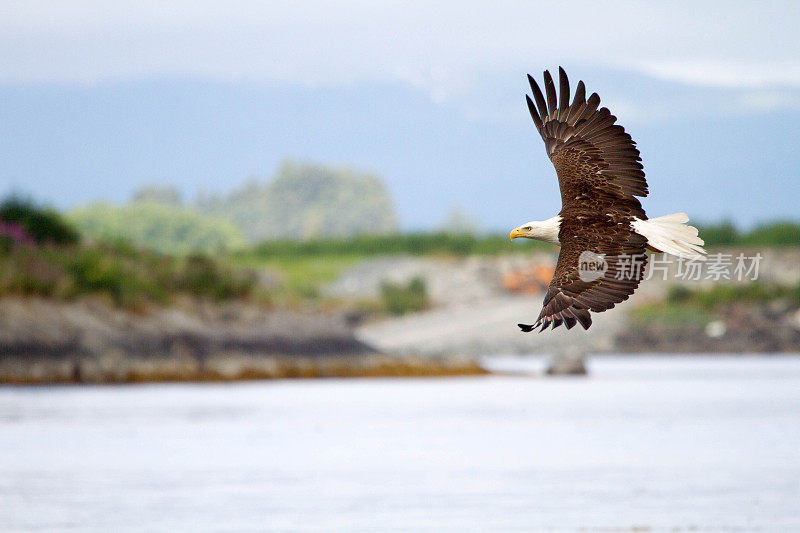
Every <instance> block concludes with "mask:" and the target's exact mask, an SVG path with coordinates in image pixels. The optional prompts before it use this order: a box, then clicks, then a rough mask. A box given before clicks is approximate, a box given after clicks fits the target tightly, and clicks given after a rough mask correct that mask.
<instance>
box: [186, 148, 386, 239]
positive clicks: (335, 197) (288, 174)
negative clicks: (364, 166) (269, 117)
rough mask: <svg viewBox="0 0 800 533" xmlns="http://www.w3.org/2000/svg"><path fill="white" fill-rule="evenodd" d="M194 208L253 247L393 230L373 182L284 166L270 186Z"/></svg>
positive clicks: (348, 173) (254, 186)
mask: <svg viewBox="0 0 800 533" xmlns="http://www.w3.org/2000/svg"><path fill="white" fill-rule="evenodd" d="M198 208H199V209H201V210H203V211H204V212H206V213H209V214H213V215H216V216H219V217H224V218H228V219H230V220H232V221H233V222H234V223H236V225H237V226H239V227H240V228H241V229H242V231H244V233H245V234H246V235H247V237H248V238H249V239H250V240H251V241H262V240H269V239H277V238H300V239H308V238H314V237H324V238H330V237H351V236H354V235H361V234H387V233H392V232H394V231H396V230H397V216H396V214H395V210H394V206H393V204H392V201H391V198H390V197H389V195H388V193H387V191H386V189H385V187H384V186H383V184H382V183H381V181H380V180H379V179H378V178H377V177H376V176H374V175H372V174H369V173H362V172H355V171H352V170H350V169H346V168H331V167H325V166H320V165H312V164H298V163H285V164H283V165H282V166H281V168H280V169H279V171H278V173H277V175H276V176H275V178H274V179H273V180H272V181H270V182H269V183H266V184H261V183H258V182H257V181H253V180H251V181H249V182H248V183H247V184H245V186H244V187H243V188H241V189H240V190H238V191H234V192H233V193H231V194H230V195H228V196H226V197H223V198H219V199H216V200H215V199H208V198H207V199H204V201H203V203H202V204H200V205H198Z"/></svg>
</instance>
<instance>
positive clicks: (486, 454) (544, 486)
mask: <svg viewBox="0 0 800 533" xmlns="http://www.w3.org/2000/svg"><path fill="white" fill-rule="evenodd" d="M492 364H493V365H494V366H495V368H499V369H510V368H518V367H520V364H519V362H518V361H515V360H512V359H506V360H500V359H493V360H492ZM532 365H533V366H534V367H535V366H537V365H541V363H540V362H534V363H532ZM523 366H524V365H523ZM0 530H2V531H34V530H40V531H102V532H107V531H576V530H577V531H595V530H599V531H632V530H652V531H662V530H665V531H800V357H736V358H734V357H727V358H726V357H714V358H688V357H671V358H668V357H658V358H656V357H652V358H649V357H635V358H633V357H632V358H622V357H597V358H594V359H592V360H591V361H590V376H589V377H588V378H550V379H547V378H537V377H526V376H512V375H501V376H489V377H471V378H449V379H438V378H437V379H433V378H429V379H350V380H313V381H312V380H307V381H275V382H251V383H235V384H219V385H216V384H214V385H209V384H198V385H187V384H168V385H132V386H102V387H88V386H83V387H78V386H71V387H70V386H62V387H27V388H26V387H22V388H16V387H6V388H2V389H0Z"/></svg>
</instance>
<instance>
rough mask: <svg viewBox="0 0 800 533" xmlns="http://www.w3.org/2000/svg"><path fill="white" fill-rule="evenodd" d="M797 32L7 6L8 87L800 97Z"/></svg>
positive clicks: (747, 13) (533, 11)
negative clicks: (587, 76)
mask: <svg viewBox="0 0 800 533" xmlns="http://www.w3.org/2000/svg"><path fill="white" fill-rule="evenodd" d="M722 13H724V16H721V14H722ZM798 26H800V4H797V3H792V2H786V3H780V2H774V3H770V4H769V5H767V6H765V5H763V4H755V3H748V2H707V3H701V4H695V3H692V2H673V3H669V4H651V3H630V2H603V3H597V2H589V1H577V2H571V3H570V5H569V8H568V9H563V10H559V9H558V8H556V7H554V6H553V4H552V2H532V3H522V4H521V3H518V2H508V1H504V0H496V1H493V2H491V3H488V2H466V3H464V2H450V1H442V2H432V3H431V2H428V3H426V2H397V1H385V2H366V1H357V0H342V1H341V2H329V1H316V2H314V1H309V2H288V1H283V0H273V1H271V2H267V3H264V2H245V1H235V0H231V1H228V2H209V1H202V0H197V1H182V0H178V1H173V2H158V1H153V0H143V1H141V2H135V3H123V2H99V1H72V2H67V1H65V2H55V3H54V2H37V1H26V2H13V1H8V0H7V1H6V2H3V3H2V4H0V49H1V50H3V54H2V55H0V82H3V81H4V82H7V83H19V82H22V83H28V82H36V83H41V82H55V83H95V82H107V81H118V80H127V79H140V78H146V77H163V76H176V75H177V76H187V75H188V76H199V77H208V78H212V79H222V80H242V79H247V80H259V81H267V82H270V81H277V82H293V83H302V84H306V85H316V84H342V83H354V82H359V81H365V80H366V81H402V82H405V83H410V84H412V85H414V86H418V87H421V88H425V89H426V90H427V91H428V92H429V93H430V94H431V97H432V98H433V99H436V100H442V99H445V98H447V97H448V95H451V94H458V92H459V91H461V90H463V89H462V88H460V87H459V84H463V83H464V82H465V80H469V79H473V78H475V77H476V76H480V75H482V74H485V73H487V72H496V71H498V70H503V69H506V70H514V71H517V72H518V71H526V70H538V69H540V68H542V67H551V68H552V67H553V66H556V65H557V64H558V63H562V64H578V63H580V64H586V65H594V66H606V67H618V68H626V69H631V70H635V71H637V72H643V73H646V74H648V75H651V76H656V77H659V78H662V79H668V80H676V81H681V82H683V83H689V84H699V85H705V84H709V83H711V84H713V85H715V86H742V84H748V85H749V86H755V85H758V84H762V83H768V84H791V85H800V59H798V58H800V42H798V39H797V38H796V28H797V27H798ZM698 57H702V58H704V59H702V60H700V59H698Z"/></svg>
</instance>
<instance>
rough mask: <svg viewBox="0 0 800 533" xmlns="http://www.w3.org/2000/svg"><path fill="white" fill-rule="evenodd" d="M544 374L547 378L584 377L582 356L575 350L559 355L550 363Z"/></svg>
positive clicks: (584, 366) (584, 368)
mask: <svg viewBox="0 0 800 533" xmlns="http://www.w3.org/2000/svg"><path fill="white" fill-rule="evenodd" d="M545 373H546V374H547V375H548V376H585V375H586V373H587V372H586V364H585V363H584V356H583V354H582V353H579V352H578V351H577V350H573V351H572V353H569V352H565V353H561V354H559V355H557V356H556V357H555V358H554V359H553V360H552V361H551V362H550V364H549V366H548V367H547V371H546V372H545Z"/></svg>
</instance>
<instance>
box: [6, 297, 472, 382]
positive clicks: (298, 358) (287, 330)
mask: <svg viewBox="0 0 800 533" xmlns="http://www.w3.org/2000/svg"><path fill="white" fill-rule="evenodd" d="M484 372H485V371H484V370H483V369H482V368H481V367H480V366H479V365H478V364H477V363H476V362H475V360H474V359H472V358H467V357H400V356H397V355H392V354H384V353H380V352H379V351H377V350H376V349H374V348H372V347H370V346H368V345H367V344H365V343H364V342H362V341H360V340H358V339H356V338H355V337H354V335H353V331H352V327H351V326H350V325H349V324H348V321H347V317H346V316H345V315H344V314H342V313H324V314H321V313H318V312H300V311H288V310H264V309H260V308H257V307H253V306H248V305H244V304H238V303H227V304H218V305H215V304H210V303H199V302H184V305H181V306H177V307H174V308H169V309H153V310H150V311H148V312H145V313H131V312H128V311H123V310H121V309H118V308H115V307H113V306H110V305H108V304H107V303H104V302H86V301H84V302H75V303H63V302H53V301H49V300H42V299H11V298H5V299H2V300H0V383H15V384H33V383H131V382H151V381H224V380H239V379H267V378H292V377H344V376H426V375H451V374H453V375H458V374H476V373H484Z"/></svg>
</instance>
